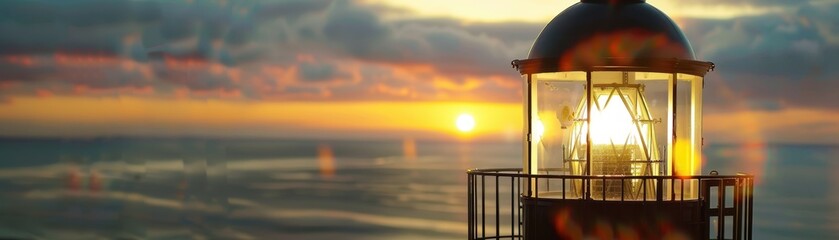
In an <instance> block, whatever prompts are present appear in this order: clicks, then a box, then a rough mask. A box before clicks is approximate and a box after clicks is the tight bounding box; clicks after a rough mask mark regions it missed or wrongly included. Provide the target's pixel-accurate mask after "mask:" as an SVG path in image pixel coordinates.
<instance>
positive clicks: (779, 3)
mask: <svg viewBox="0 0 839 240" xmlns="http://www.w3.org/2000/svg"><path fill="white" fill-rule="evenodd" d="M679 3H680V4H686V5H713V6H720V5H733V6H751V7H756V8H760V7H789V6H801V5H809V4H810V3H811V1H804V0H795V1H790V0H683V1H680V2H679Z"/></svg>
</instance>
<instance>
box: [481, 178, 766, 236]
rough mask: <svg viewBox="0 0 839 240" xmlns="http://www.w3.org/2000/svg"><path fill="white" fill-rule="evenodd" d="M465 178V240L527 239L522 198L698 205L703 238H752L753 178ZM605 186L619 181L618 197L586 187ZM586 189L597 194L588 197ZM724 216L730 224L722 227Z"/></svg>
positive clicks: (590, 193) (600, 189)
mask: <svg viewBox="0 0 839 240" xmlns="http://www.w3.org/2000/svg"><path fill="white" fill-rule="evenodd" d="M467 175H468V185H469V186H468V214H469V216H468V221H469V222H468V224H469V228H468V231H469V233H468V236H469V239H525V238H527V237H528V236H527V234H526V233H525V232H526V231H524V230H523V228H524V225H525V223H524V221H523V219H525V217H526V216H523V214H524V210H523V206H524V203H523V202H522V200H523V199H524V198H528V199H556V200H588V201H627V202H628V201H633V202H639V201H640V202H648V203H650V202H659V203H667V202H680V201H686V200H688V201H699V202H701V203H702V204H700V205H698V206H702V209H700V210H699V212H700V213H701V218H702V224H703V228H702V231H703V232H704V233H705V236H708V238H707V239H752V210H753V202H754V200H753V196H752V194H753V192H754V188H753V187H754V177H753V176H751V175H733V176H722V175H711V176H678V177H677V176H577V175H555V174H553V175H552V174H532V175H531V174H524V173H522V169H520V168H518V169H517V168H496V169H472V170H468V171H467ZM609 181H612V182H620V184H621V185H620V186H622V187H620V188H621V190H620V193H618V194H607V193H606V188H605V187H601V188H594V187H591V186H593V185H592V184H595V183H597V182H600V183H602V185H605V184H606V183H607V182H609ZM627 182H634V183H636V185H637V183H640V184H641V186H642V187H641V188H640V189H641V191H642V192H641V194H636V195H634V196H631V195H628V194H629V193H630V192H631V191H624V188H625V187H623V186H629V184H625V183H627ZM552 183H553V187H552V186H551V185H552ZM572 183H575V184H572ZM686 183H687V184H686ZM572 186H573V187H572ZM594 186H597V184H595V185H594ZM592 189H597V190H598V191H603V192H602V193H601V194H597V193H592ZM729 189H730V190H731V192H730V193H728V190H729ZM540 193H541V195H540ZM607 196H609V197H607ZM728 217H730V218H731V220H730V221H731V222H730V225H728V224H726V221H727V220H726V219H727V218H728ZM728 227H730V228H728Z"/></svg>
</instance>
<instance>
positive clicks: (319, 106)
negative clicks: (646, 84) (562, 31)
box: [0, 0, 839, 144]
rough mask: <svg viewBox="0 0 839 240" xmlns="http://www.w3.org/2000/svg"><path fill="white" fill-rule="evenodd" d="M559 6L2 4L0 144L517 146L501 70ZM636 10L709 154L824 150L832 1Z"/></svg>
mask: <svg viewBox="0 0 839 240" xmlns="http://www.w3.org/2000/svg"><path fill="white" fill-rule="evenodd" d="M574 3H576V1H573V0H517V1H508V0H480V1H479V0H457V1H451V0H423V1H405V0H358V1H342V0H334V1H319V0H273V1H269V0H247V1H244V0H242V1H236V0H213V1H201V0H160V1H143V0H139V1H138V0H67V1H39V0H33V1H17V0H11V1H2V2H0V136H6V137H62V138H68V137H69V138H75V137H85V138H87V137H108V136H141V137H142V136H152V137H195V136H198V137H205V136H208V137H271V138H321V139H329V138H342V139H382V138H417V139H495V140H505V141H520V137H521V126H522V110H521V100H522V91H521V84H522V80H521V78H520V76H519V75H518V73H517V72H516V71H515V70H513V69H511V68H510V65H509V63H510V61H511V60H513V59H524V58H527V53H528V52H529V49H530V46H531V44H532V42H533V40H534V39H535V38H536V36H537V35H538V34H539V32H540V31H541V29H542V28H543V27H544V25H545V24H547V22H548V21H550V19H552V18H553V17H554V16H555V15H556V14H558V13H559V12H561V11H562V10H563V9H565V8H567V7H568V6H570V5H572V4H574ZM648 3H650V4H652V5H653V6H656V7H658V8H659V9H661V10H662V11H664V12H665V13H667V14H668V15H669V16H670V17H671V18H672V19H673V20H674V21H675V22H676V23H677V24H678V25H679V26H680V27H681V28H682V31H683V32H684V33H685V35H686V36H687V37H688V39H689V40H690V41H691V45H692V46H693V48H694V51H695V52H696V55H697V57H698V59H700V60H705V61H712V62H714V63H715V64H716V66H717V67H716V70H715V71H714V72H711V73H710V74H708V75H707V76H706V87H705V97H704V99H705V102H704V108H705V117H704V119H705V122H704V123H705V125H704V134H705V138H706V141H707V142H711V143H717V142H719V143H728V142H738V143H756V142H757V143H816V144H839V137H835V136H839V94H836V91H837V90H839V67H836V66H839V58H837V57H836V56H839V15H836V14H835V13H836V12H839V1H835V0H796V1H790V0H681V1H677V0H649V1H648ZM463 113H468V114H471V115H473V116H474V119H475V122H476V125H475V128H474V131H472V132H469V133H459V132H458V131H457V128H456V127H455V119H456V118H457V117H458V116H460V115H461V114H463Z"/></svg>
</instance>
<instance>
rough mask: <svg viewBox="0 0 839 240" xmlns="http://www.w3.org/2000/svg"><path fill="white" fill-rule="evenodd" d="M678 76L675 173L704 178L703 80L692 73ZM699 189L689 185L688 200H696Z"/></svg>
mask: <svg viewBox="0 0 839 240" xmlns="http://www.w3.org/2000/svg"><path fill="white" fill-rule="evenodd" d="M676 77H677V79H678V81H677V87H676V89H677V91H676V103H675V104H676V126H675V128H676V143H675V146H674V150H673V151H674V156H673V157H674V168H675V170H674V173H675V174H676V175H677V176H692V175H701V174H702V169H701V164H702V156H701V154H702V122H701V121H702V105H701V103H702V81H703V79H702V77H699V76H694V75H689V74H677V76H676ZM696 187H697V186H696V184H685V191H686V193H685V194H686V197H690V198H696V197H697V196H695V193H696V192H697V189H695V188H696ZM677 194H678V193H677Z"/></svg>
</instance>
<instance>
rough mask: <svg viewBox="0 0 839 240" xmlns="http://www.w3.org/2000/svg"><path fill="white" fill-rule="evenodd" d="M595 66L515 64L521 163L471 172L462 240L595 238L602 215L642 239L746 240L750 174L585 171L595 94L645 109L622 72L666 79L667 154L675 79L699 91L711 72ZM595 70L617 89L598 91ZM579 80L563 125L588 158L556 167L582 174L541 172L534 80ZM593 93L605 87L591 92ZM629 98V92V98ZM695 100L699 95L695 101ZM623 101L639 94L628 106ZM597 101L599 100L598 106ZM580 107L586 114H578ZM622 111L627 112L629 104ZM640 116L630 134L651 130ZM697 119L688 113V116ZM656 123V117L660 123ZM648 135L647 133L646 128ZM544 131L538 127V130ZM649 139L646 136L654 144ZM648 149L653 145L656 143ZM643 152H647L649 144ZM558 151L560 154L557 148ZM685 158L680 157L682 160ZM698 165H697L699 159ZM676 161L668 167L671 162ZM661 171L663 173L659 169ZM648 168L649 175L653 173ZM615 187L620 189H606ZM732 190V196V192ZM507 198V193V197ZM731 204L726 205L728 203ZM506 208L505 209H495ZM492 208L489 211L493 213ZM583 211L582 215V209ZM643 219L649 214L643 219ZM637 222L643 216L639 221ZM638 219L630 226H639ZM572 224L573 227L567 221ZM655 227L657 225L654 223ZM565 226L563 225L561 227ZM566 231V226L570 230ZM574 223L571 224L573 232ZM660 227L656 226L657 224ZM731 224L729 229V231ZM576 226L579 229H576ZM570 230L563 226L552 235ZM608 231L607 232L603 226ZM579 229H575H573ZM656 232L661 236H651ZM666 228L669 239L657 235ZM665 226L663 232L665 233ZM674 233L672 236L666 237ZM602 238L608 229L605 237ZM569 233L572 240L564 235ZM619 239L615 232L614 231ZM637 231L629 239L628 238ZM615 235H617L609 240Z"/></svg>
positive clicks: (687, 66)
mask: <svg viewBox="0 0 839 240" xmlns="http://www.w3.org/2000/svg"><path fill="white" fill-rule="evenodd" d="M596 64H597V65H584V64H583V65H563V64H561V62H560V61H559V59H528V60H515V61H513V62H512V65H513V67H514V68H516V69H517V70H518V71H519V72H520V73H521V74H522V75H523V77H524V78H525V80H526V81H525V84H526V85H525V89H526V91H525V94H524V95H525V96H524V97H525V105H526V107H525V114H524V115H525V117H526V120H525V122H526V124H525V129H524V131H525V134H524V136H525V139H524V145H525V151H524V153H525V157H524V166H523V167H522V168H520V169H515V168H511V169H472V170H469V171H468V172H467V174H468V185H469V187H468V195H469V198H468V226H469V227H468V231H469V233H468V237H469V239H580V238H583V237H584V236H582V235H573V234H572V233H573V232H575V231H576V232H578V233H581V234H584V233H582V232H590V231H595V232H596V231H601V230H602V229H597V228H598V227H602V226H599V225H598V222H599V221H601V222H602V221H604V220H603V219H599V218H604V217H605V218H606V220H605V221H607V222H608V221H614V222H619V224H627V223H629V224H632V223H639V224H640V225H639V226H642V227H638V228H637V229H632V231H634V232H631V234H630V237H632V236H635V237H638V236H640V237H641V238H648V237H656V236H657V237H662V236H663V235H666V234H674V232H676V233H677V234H681V235H677V237H679V236H682V237H684V236H687V237H688V238H689V239H751V238H752V231H751V230H752V211H753V197H752V195H753V191H754V178H753V176H751V175H744V174H738V175H730V176H722V175H712V176H702V175H700V174H699V173H698V172H695V171H690V172H687V173H681V174H680V173H677V172H676V169H677V167H674V166H672V164H673V163H672V162H671V163H669V164H668V166H667V168H668V169H669V171H667V172H663V171H662V172H660V174H639V173H628V172H624V173H623V174H620V172H617V174H604V172H603V171H600V172H597V171H595V172H594V173H593V172H592V170H593V167H592V152H591V151H592V139H591V134H588V133H591V131H592V130H591V127H592V125H593V124H592V122H591V121H592V118H590V117H588V116H592V108H589V107H587V106H592V105H593V104H594V105H596V104H597V103H593V101H592V100H593V97H590V96H593V92H595V91H601V92H602V93H604V95H607V96H609V97H615V93H617V94H618V95H619V96H618V97H615V98H616V99H617V98H620V99H621V100H620V101H621V102H622V103H623V105H624V106H629V105H632V106H634V107H636V108H647V106H646V103H645V100H644V97H643V94H642V93H641V92H640V91H642V89H644V88H645V87H644V85H643V84H639V83H634V84H633V83H628V82H627V81H628V77H627V75H628V74H629V73H633V74H638V73H653V74H659V75H662V74H663V75H669V76H670V79H669V81H668V83H667V84H668V85H667V86H666V88H667V91H668V94H669V95H668V99H667V101H668V108H669V109H668V112H667V113H668V114H670V118H669V119H668V121H670V123H669V124H670V125H669V126H668V130H669V131H670V132H668V133H666V134H667V135H668V137H667V140H668V141H670V142H669V143H667V144H668V145H667V149H673V148H675V147H676V145H677V143H676V141H677V139H679V137H678V135H677V134H678V133H677V129H678V128H677V127H676V126H675V125H676V124H677V120H676V119H677V118H676V114H678V108H677V104H676V102H677V101H678V96H677V95H676V94H677V93H678V92H679V91H678V84H679V77H678V76H679V74H689V75H692V76H695V77H696V78H695V79H692V80H693V81H688V82H689V83H690V84H691V87H692V89H695V90H698V91H701V88H702V87H703V85H704V83H703V79H702V78H703V77H704V75H705V74H706V73H707V72H708V71H710V70H713V68H714V64H713V63H710V62H702V61H694V60H684V59H620V58H604V59H602V60H601V62H598V63H596ZM599 72H606V73H613V74H614V73H620V74H622V76H621V77H623V81H624V82H622V83H613V84H600V85H598V84H595V83H594V82H595V81H594V79H595V77H594V75H598V74H599ZM546 73H547V74H552V73H577V74H581V73H582V74H584V76H583V77H582V78H583V79H582V80H583V82H584V83H585V88H584V91H585V93H584V95H583V96H584V97H582V101H581V102H580V103H579V106H576V110H575V111H574V112H581V110H582V109H585V110H586V113H585V115H584V116H580V117H579V118H576V119H574V118H573V117H570V118H571V120H570V121H571V122H573V123H569V124H568V126H569V127H570V128H572V130H573V129H577V130H579V129H585V131H586V132H587V134H586V138H585V151H586V153H585V158H576V159H575V158H571V157H569V156H566V155H564V154H563V156H562V157H561V158H559V159H561V160H562V161H563V162H569V161H570V162H575V161H576V162H583V161H584V163H585V167H581V166H579V164H578V166H577V168H567V167H560V168H550V167H546V168H539V167H534V165H533V164H537V161H536V159H534V158H533V153H532V152H531V151H532V148H531V147H532V146H533V145H532V144H533V141H532V140H534V137H533V134H534V126H533V124H532V123H533V122H534V121H533V120H534V114H533V113H534V109H533V105H534V104H533V102H534V98H533V96H534V92H533V91H534V88H533V86H535V83H537V82H538V81H537V80H536V79H534V75H537V74H546ZM598 88H602V89H599V90H597V89H598ZM621 89H628V91H629V92H632V93H633V94H635V95H636V96H630V95H632V94H624V93H622V92H621ZM695 90H692V91H691V94H692V95H694V96H692V97H691V98H690V99H691V101H698V102H693V103H694V106H692V108H693V109H694V110H693V111H696V110H697V108H698V109H701V105H700V106H695V104H699V103H701V92H699V93H697V92H696V91H695ZM633 91H634V92H633ZM696 94H698V98H697V97H696V96H697V95H696ZM624 96H628V97H636V99H635V100H626V99H624ZM595 102H596V100H595ZM583 105H585V106H586V107H583ZM627 112H633V110H631V109H629V108H628V107H627ZM640 112H643V114H637V113H635V114H633V113H630V115H636V116H640V117H637V118H635V119H633V122H634V124H635V125H634V126H635V127H636V130H638V131H639V133H638V134H641V133H640V132H641V130H640V128H641V127H639V124H645V123H642V122H647V123H646V124H654V122H655V121H656V120H655V119H654V116H651V113H650V111H649V110H648V109H647V110H644V111H640ZM695 114H697V113H696V112H694V113H693V114H692V115H694V116H695ZM659 123H661V122H660V120H659ZM691 124H695V125H698V126H692V128H693V129H692V130H691V131H693V132H692V133H691V137H692V138H691V139H690V141H692V142H691V143H690V144H689V145H692V146H693V147H694V148H696V149H692V150H691V151H692V152H691V154H692V156H687V157H690V158H699V156H698V152H697V151H698V150H699V149H698V147H699V146H701V137H700V135H697V134H699V133H700V132H701V128H699V127H700V126H701V122H695V121H694V122H692V123H691ZM648 128H649V130H650V131H651V132H652V127H649V126H648ZM543 130H544V129H543ZM652 135H653V134H651V133H650V134H648V135H647V136H648V137H649V138H654V137H653V136H652ZM641 139H642V140H641V142H645V141H646V142H649V143H651V144H650V145H655V144H654V143H653V141H654V140H653V139H646V140H644V139H643V138H641ZM647 149H650V148H648V147H647ZM563 152H564V151H563ZM674 152H675V151H672V150H668V151H667V153H662V155H663V154H667V155H669V156H666V157H667V158H669V159H670V160H671V161H672V160H673V159H675V158H678V157H680V156H675V155H674V154H675V153H674ZM647 156H648V157H647V159H646V160H647V161H648V162H646V163H643V164H647V166H650V165H652V163H650V161H651V160H657V161H659V162H661V161H662V160H663V159H662V158H661V156H659V157H657V158H656V159H651V158H652V157H649V156H650V154H648V153H647ZM681 157H685V156H681ZM697 160H698V159H697ZM674 162H675V161H674ZM659 168H661V167H660V166H659ZM651 169H652V168H651ZM610 184H611V185H617V186H619V187H617V188H615V187H607V186H610ZM729 190H730V191H729ZM506 194H509V196H505V195H506ZM729 200H730V202H731V203H732V204H730V205H729V204H727V203H726V202H729ZM507 205H508V206H509V208H503V207H502V206H507ZM493 207H494V210H493ZM581 211H585V212H581ZM645 215H646V216H645ZM639 216H640V217H639ZM636 218H637V219H636ZM660 219H670V220H671V221H672V222H660V221H661V220H660ZM574 221H578V222H576V223H575V222H574ZM656 221H659V222H657V223H656ZM561 224H565V225H561ZM569 224H570V225H569ZM574 224H577V225H574ZM656 224H658V225H656ZM729 226H730V227H729ZM575 227H576V228H575ZM558 228H568V229H558ZM607 228H608V227H607ZM574 229H576V230H574ZM657 229H658V230H657ZM661 229H665V230H662V231H671V232H660V230H661ZM668 229H669V230H668ZM673 229H677V230H673ZM604 231H605V230H604ZM563 234H570V235H563ZM616 234H618V233H616ZM632 234H634V235H632ZM612 236H613V237H615V235H612Z"/></svg>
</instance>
